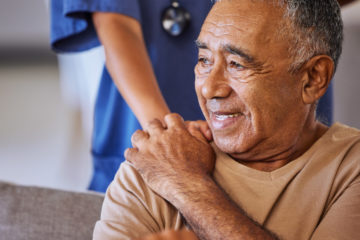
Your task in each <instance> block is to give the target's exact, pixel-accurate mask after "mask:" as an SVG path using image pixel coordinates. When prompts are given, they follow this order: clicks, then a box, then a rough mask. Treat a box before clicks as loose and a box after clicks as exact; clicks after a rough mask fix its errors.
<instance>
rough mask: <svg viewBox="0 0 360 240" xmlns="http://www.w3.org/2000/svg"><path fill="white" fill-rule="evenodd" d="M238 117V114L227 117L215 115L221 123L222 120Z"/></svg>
mask: <svg viewBox="0 0 360 240" xmlns="http://www.w3.org/2000/svg"><path fill="white" fill-rule="evenodd" d="M239 115H240V114H239V113H235V114H228V115H215V118H216V119H217V120H220V121H223V120H225V119H228V118H234V117H237V116H239Z"/></svg>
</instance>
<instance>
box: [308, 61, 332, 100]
mask: <svg viewBox="0 0 360 240" xmlns="http://www.w3.org/2000/svg"><path fill="white" fill-rule="evenodd" d="M302 70H303V73H304V75H303V86H302V87H303V88H302V98H303V101H304V103H305V104H312V103H315V102H316V101H317V100H319V99H320V98H321V97H322V96H323V95H324V94H325V92H326V90H327V88H328V86H329V84H330V81H331V79H332V77H333V74H334V61H333V60H332V59H331V58H330V57H329V56H327V55H318V56H315V57H313V58H311V59H310V60H309V61H308V62H307V63H306V64H305V65H304V66H303V68H302Z"/></svg>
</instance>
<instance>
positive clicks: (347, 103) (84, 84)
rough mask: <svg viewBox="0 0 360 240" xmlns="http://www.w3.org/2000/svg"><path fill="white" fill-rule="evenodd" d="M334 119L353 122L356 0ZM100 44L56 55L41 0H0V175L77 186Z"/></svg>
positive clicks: (358, 67) (347, 13)
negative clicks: (86, 50)
mask: <svg viewBox="0 0 360 240" xmlns="http://www.w3.org/2000/svg"><path fill="white" fill-rule="evenodd" d="M342 12H343V19H344V25H345V41H344V48H343V55H342V58H341V60H340V64H339V67H338V70H337V73H336V76H335V82H334V89H335V91H334V103H335V104H334V119H335V121H339V122H342V123H345V124H348V125H350V126H354V127H357V128H360V107H359V105H360V94H359V91H360V0H358V1H356V2H354V3H353V4H350V5H348V6H346V7H344V8H343V10H342ZM99 61H100V62H103V61H104V53H103V49H102V48H101V47H100V48H96V49H93V50H90V51H88V52H85V53H80V54H69V55H60V56H56V55H55V54H54V53H52V52H51V50H50V48H49V16H48V9H47V1H44V0H32V1H26V0H0V180H2V181H8V182H14V183H19V184H24V185H37V186H45V187H52V188H60V189H67V190H74V191H84V190H86V188H87V185H88V182H89V179H90V175H91V156H90V140H91V128H92V120H93V117H92V109H93V104H94V101H95V97H96V90H97V84H98V79H99V78H100V74H101V70H102V69H101V68H100V69H99V67H98V66H99V65H101V64H99Z"/></svg>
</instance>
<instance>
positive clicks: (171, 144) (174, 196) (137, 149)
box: [125, 114, 215, 207]
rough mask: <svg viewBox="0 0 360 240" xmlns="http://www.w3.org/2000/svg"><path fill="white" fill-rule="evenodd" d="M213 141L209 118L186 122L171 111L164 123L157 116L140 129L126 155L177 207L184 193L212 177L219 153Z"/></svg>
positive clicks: (149, 181) (156, 188)
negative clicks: (207, 119)
mask: <svg viewBox="0 0 360 240" xmlns="http://www.w3.org/2000/svg"><path fill="white" fill-rule="evenodd" d="M164 125H165V126H164ZM210 140H211V133H210V130H209V128H208V126H207V124H206V122H205V121H196V122H186V123H185V122H184V120H183V119H182V117H181V116H180V115H178V114H169V115H166V116H165V118H164V124H163V123H162V122H161V121H160V120H157V119H156V120H153V121H151V122H150V123H149V125H148V127H147V128H146V131H144V130H138V131H136V132H135V133H134V134H133V136H132V138H131V142H132V145H133V148H129V149H127V150H126V151H125V158H126V160H127V161H129V162H131V163H132V164H133V166H134V167H135V168H136V169H137V170H138V171H139V173H140V174H141V175H142V177H143V178H144V180H145V182H146V183H147V184H148V186H149V187H150V188H151V189H152V190H153V191H155V192H156V193H157V194H159V195H161V196H162V197H163V198H165V199H166V200H168V201H169V202H171V203H172V204H173V205H174V206H175V207H176V203H177V201H179V200H181V194H182V193H184V192H186V191H196V189H194V187H193V183H196V182H197V181H198V180H199V179H202V178H204V177H209V176H211V174H212V171H213V168H214V164H215V154H214V151H213V149H212V147H211V146H210V144H209V141H210Z"/></svg>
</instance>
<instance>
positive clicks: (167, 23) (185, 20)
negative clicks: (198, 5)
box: [161, 1, 191, 37]
mask: <svg viewBox="0 0 360 240" xmlns="http://www.w3.org/2000/svg"><path fill="white" fill-rule="evenodd" d="M190 19H191V17H190V13H189V12H188V11H187V10H186V9H184V8H183V7H181V6H180V5H179V3H178V2H177V1H173V2H172V4H171V6H170V7H168V8H166V9H165V10H164V11H163V14H162V18H161V20H162V27H163V29H164V30H165V32H167V33H168V34H169V35H170V36H173V37H177V36H179V35H181V34H182V33H183V32H184V31H185V30H186V28H187V27H188V26H189V24H190Z"/></svg>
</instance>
